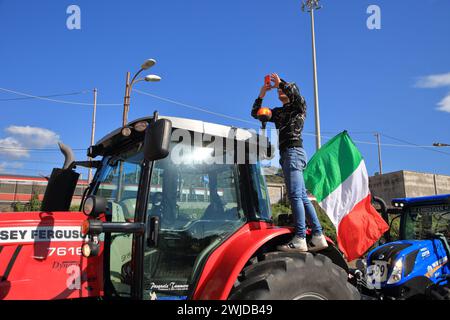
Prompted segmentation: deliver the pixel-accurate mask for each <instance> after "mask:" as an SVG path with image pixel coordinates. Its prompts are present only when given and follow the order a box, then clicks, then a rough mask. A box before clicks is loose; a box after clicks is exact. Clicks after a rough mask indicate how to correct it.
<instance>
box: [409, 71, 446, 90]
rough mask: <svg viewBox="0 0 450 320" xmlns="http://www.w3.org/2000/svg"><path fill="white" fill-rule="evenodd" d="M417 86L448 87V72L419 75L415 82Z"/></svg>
mask: <svg viewBox="0 0 450 320" xmlns="http://www.w3.org/2000/svg"><path fill="white" fill-rule="evenodd" d="M416 87H418V88H440V87H450V72H449V73H443V74H432V75H429V76H426V77H420V78H419V80H417V82H416Z"/></svg>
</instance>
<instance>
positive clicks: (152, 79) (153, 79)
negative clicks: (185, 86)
mask: <svg viewBox="0 0 450 320" xmlns="http://www.w3.org/2000/svg"><path fill="white" fill-rule="evenodd" d="M155 64H156V60H154V59H147V60H145V62H144V63H143V64H142V65H141V68H140V69H139V71H138V72H136V74H135V75H134V76H133V78H132V79H131V81H130V72H127V76H126V83H125V97H124V99H123V116H122V127H123V128H124V129H123V133H124V134H125V135H127V133H128V130H126V129H127V128H126V125H127V122H128V111H129V110H130V95H131V90H132V88H133V85H134V84H135V83H138V82H140V81H147V82H156V81H160V80H161V77H160V76H157V75H154V74H150V75H148V76H145V77H143V78H138V76H139V74H140V73H141V72H142V71H144V70H147V69H150V68H151V67H153V66H154V65H155Z"/></svg>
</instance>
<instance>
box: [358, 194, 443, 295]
mask: <svg viewBox="0 0 450 320" xmlns="http://www.w3.org/2000/svg"><path fill="white" fill-rule="evenodd" d="M377 200H378V202H380V203H381V208H382V209H381V213H382V215H383V217H386V216H388V215H391V214H394V215H397V217H399V218H400V230H399V236H400V239H399V240H397V241H393V242H390V240H391V239H390V235H389V234H387V235H385V239H387V240H388V242H387V243H385V244H383V245H380V246H379V247H377V248H375V249H373V250H371V251H370V252H369V253H368V255H367V258H366V272H365V274H366V277H365V279H366V280H365V284H366V288H367V289H369V291H371V293H372V295H376V296H377V297H380V298H384V299H389V298H390V299H410V298H435V299H450V289H449V281H448V280H450V263H449V257H450V251H449V250H450V249H449V244H448V243H449V241H450V194H445V195H436V196H428V197H417V198H397V199H393V200H392V206H393V208H390V209H387V206H386V205H385V204H384V202H383V201H382V200H381V199H377ZM385 219H386V218H385ZM391 221H392V219H391Z"/></svg>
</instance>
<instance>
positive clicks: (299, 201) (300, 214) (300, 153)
mask: <svg viewBox="0 0 450 320" xmlns="http://www.w3.org/2000/svg"><path fill="white" fill-rule="evenodd" d="M306 159H307V157H306V152H305V150H304V149H303V148H301V147H293V148H287V149H285V150H283V151H282V152H281V158H280V164H281V168H282V169H283V174H284V179H285V183H286V187H287V192H288V197H289V200H290V202H291V208H292V214H293V215H294V222H295V234H296V235H297V236H298V237H300V238H306V223H305V216H306V220H307V221H308V225H309V226H310V227H311V229H312V233H313V235H321V234H322V227H321V225H320V222H319V219H318V218H317V213H316V210H315V209H314V206H313V205H312V203H311V201H310V200H309V199H308V196H307V195H306V187H305V181H304V179H303V170H304V169H305V167H306V161H307V160H306Z"/></svg>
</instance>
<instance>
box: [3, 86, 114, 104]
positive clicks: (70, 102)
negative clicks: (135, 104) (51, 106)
mask: <svg viewBox="0 0 450 320" xmlns="http://www.w3.org/2000/svg"><path fill="white" fill-rule="evenodd" d="M0 90H1V91H5V92H9V93H14V94H17V95H20V96H24V97H28V98H33V99H39V100H44V101H50V102H56V103H63V104H72V105H79V106H93V105H94V104H93V103H86V102H75V101H68V100H59V99H50V98H45V97H44V96H35V95H32V94H28V93H24V92H19V91H15V90H10V89H6V88H0ZM97 106H109V107H111V106H122V104H121V103H97Z"/></svg>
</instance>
